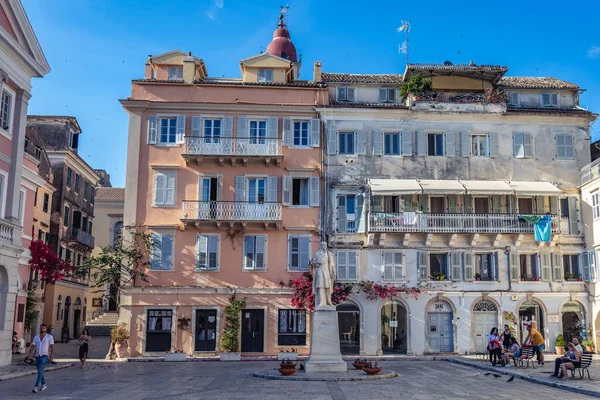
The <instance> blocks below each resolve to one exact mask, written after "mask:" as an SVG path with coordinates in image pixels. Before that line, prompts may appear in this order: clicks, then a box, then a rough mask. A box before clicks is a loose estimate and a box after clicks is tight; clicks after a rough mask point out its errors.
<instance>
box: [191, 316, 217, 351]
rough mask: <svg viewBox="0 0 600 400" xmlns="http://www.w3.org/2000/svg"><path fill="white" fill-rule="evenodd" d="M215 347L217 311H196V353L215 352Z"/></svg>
mask: <svg viewBox="0 0 600 400" xmlns="http://www.w3.org/2000/svg"><path fill="white" fill-rule="evenodd" d="M216 346H217V311H216V310H196V345H195V350H196V351H215V350H216Z"/></svg>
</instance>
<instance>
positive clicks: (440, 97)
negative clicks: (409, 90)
mask: <svg viewBox="0 0 600 400" xmlns="http://www.w3.org/2000/svg"><path fill="white" fill-rule="evenodd" d="M413 96H414V101H431V102H439V103H502V102H503V101H504V96H503V95H502V94H501V93H496V92H486V93H449V92H421V93H415V94H414V95H413Z"/></svg>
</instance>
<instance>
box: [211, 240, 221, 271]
mask: <svg viewBox="0 0 600 400" xmlns="http://www.w3.org/2000/svg"><path fill="white" fill-rule="evenodd" d="M220 242H221V237H220V235H216V236H211V237H210V242H209V243H208V255H209V257H210V254H211V253H215V255H216V265H215V267H214V269H219V263H220V261H221V255H220V254H219V248H220V244H221V243H220ZM209 262H210V258H209Z"/></svg>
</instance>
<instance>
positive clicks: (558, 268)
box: [552, 253, 563, 282]
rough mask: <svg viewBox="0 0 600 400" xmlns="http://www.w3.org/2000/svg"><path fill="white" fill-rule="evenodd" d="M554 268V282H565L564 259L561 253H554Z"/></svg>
mask: <svg viewBox="0 0 600 400" xmlns="http://www.w3.org/2000/svg"><path fill="white" fill-rule="evenodd" d="M552 268H553V269H554V281H556V282H560V281H562V280H563V259H562V254H561V253H552Z"/></svg>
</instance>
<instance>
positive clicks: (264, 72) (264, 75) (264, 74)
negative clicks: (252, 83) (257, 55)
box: [258, 69, 273, 82]
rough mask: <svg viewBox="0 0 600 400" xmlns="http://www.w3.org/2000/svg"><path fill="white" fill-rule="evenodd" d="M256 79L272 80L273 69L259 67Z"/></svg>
mask: <svg viewBox="0 0 600 400" xmlns="http://www.w3.org/2000/svg"><path fill="white" fill-rule="evenodd" d="M258 81H259V82H273V70H272V69H259V70H258Z"/></svg>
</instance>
